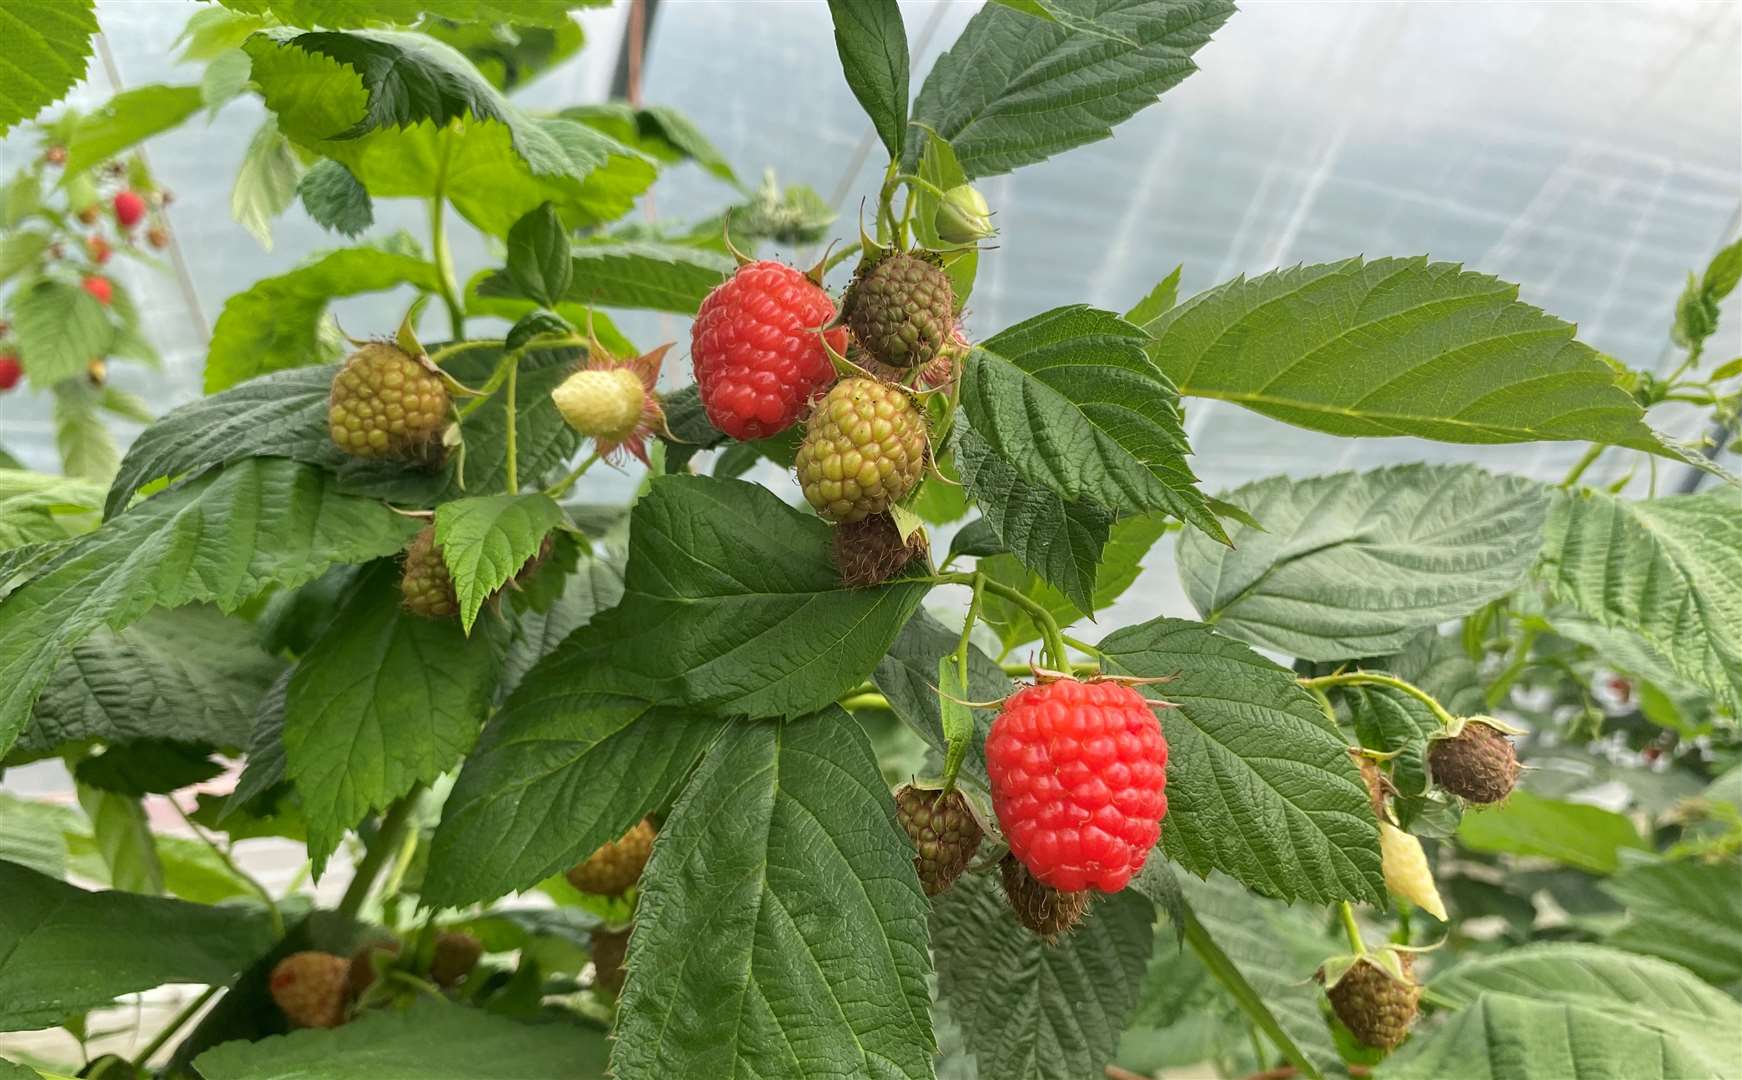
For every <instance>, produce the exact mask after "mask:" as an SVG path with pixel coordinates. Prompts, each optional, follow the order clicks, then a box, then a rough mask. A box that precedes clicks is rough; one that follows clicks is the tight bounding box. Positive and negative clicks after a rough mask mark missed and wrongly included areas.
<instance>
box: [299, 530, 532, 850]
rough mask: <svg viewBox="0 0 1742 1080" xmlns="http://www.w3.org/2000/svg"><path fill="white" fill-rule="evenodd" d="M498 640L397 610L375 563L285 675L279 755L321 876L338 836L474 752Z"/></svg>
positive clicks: (384, 573)
mask: <svg viewBox="0 0 1742 1080" xmlns="http://www.w3.org/2000/svg"><path fill="white" fill-rule="evenodd" d="M502 636H505V635H501V634H494V633H493V634H480V635H478V636H477V637H475V638H472V639H470V640H468V639H467V638H466V636H465V635H464V633H463V632H462V631H461V630H460V628H459V626H457V625H456V624H454V623H453V622H450V621H446V620H439V619H425V618H420V617H419V616H417V615H413V614H411V613H410V612H409V611H406V610H405V609H404V606H403V603H402V597H401V596H400V591H399V572H398V567H397V566H395V565H394V564H392V563H385V562H384V563H382V564H380V565H378V566H376V567H375V568H374V569H373V570H372V571H371V572H370V573H369V574H368V575H367V576H366V577H365V578H364V579H363V580H362V581H361V582H360V583H359V584H358V586H357V589H356V591H355V592H354V593H353V594H352V596H351V599H350V600H349V601H348V602H347V603H346V605H345V607H344V609H343V610H342V611H340V613H339V617H338V618H337V619H336V620H334V622H333V625H332V627H331V628H330V629H329V630H328V631H327V632H326V634H325V635H323V636H322V637H321V639H320V640H319V641H317V642H315V645H314V648H312V649H310V650H309V652H308V655H306V656H304V657H303V658H302V659H301V660H300V661H298V663H297V665H296V668H295V669H294V670H293V671H292V672H291V676H290V684H289V686H288V688H287V692H286V694H285V705H284V734H283V739H284V749H285V754H286V759H287V762H288V765H289V776H290V779H291V780H293V781H294V782H295V783H296V789H297V792H298V793H299V794H300V795H301V796H302V806H303V813H304V815H305V816H306V818H307V819H308V832H309V857H310V858H312V859H313V860H314V863H315V871H316V873H317V874H318V873H319V872H320V869H321V867H322V866H323V865H324V864H325V862H326V859H327V856H328V855H329V854H331V853H332V851H333V849H334V848H336V847H337V846H338V843H339V840H340V839H342V838H343V836H344V834H345V830H346V829H348V828H350V827H351V826H353V825H355V824H356V823H357V822H358V821H360V820H361V819H362V818H363V816H364V815H365V814H367V813H368V812H369V811H371V810H379V809H382V808H384V807H386V806H387V805H388V804H389V803H390V802H392V801H393V800H394V799H397V798H398V797H399V796H401V795H404V794H405V793H406V792H407V791H410V790H411V788H412V786H413V785H414V784H416V783H419V782H422V783H429V782H430V781H432V780H434V779H435V778H436V777H437V776H439V775H441V774H442V773H443V772H445V771H447V770H448V769H450V768H452V767H453V766H454V764H455V763H456V762H458V761H459V760H460V758H461V757H462V756H464V755H465V753H466V751H467V750H469V749H471V746H472V743H473V741H474V740H476V739H477V737H478V730H479V728H481V727H482V726H483V722H484V718H485V716H486V715H487V714H488V712H489V708H490V704H491V701H492V699H493V698H494V695H495V691H496V672H497V669H498V665H499V663H500V660H501V656H500V638H501V637H502Z"/></svg>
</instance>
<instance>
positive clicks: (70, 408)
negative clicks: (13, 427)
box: [54, 379, 121, 482]
mask: <svg viewBox="0 0 1742 1080" xmlns="http://www.w3.org/2000/svg"><path fill="white" fill-rule="evenodd" d="M102 400H103V397H102V394H101V393H100V392H99V391H98V390H97V388H96V387H94V386H92V385H91V384H90V383H89V382H87V381H86V380H84V379H66V380H63V381H61V382H58V383H56V384H55V386H54V443H55V449H57V450H59V451H60V464H61V469H62V470H63V471H64V472H65V473H66V474H67V475H68V476H75V477H78V478H80V479H83V480H96V481H100V482H107V481H108V480H109V478H110V477H112V476H114V475H115V470H116V468H117V467H118V466H119V465H120V462H121V451H120V450H118V449H116V447H115V437H114V436H113V435H111V434H110V433H109V426H108V425H107V424H105V423H104V422H103V418H102V417H101V416H100V415H98V408H99V406H101V404H102Z"/></svg>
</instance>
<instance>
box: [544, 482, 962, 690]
mask: <svg viewBox="0 0 1742 1080" xmlns="http://www.w3.org/2000/svg"><path fill="white" fill-rule="evenodd" d="M829 531H830V530H829V527H828V526H827V525H826V524H824V523H823V522H822V521H821V520H819V519H817V518H815V517H812V516H811V515H809V514H802V513H800V512H798V511H797V510H794V509H793V508H792V507H790V506H788V505H787V504H786V503H784V502H782V501H781V500H780V499H779V498H778V497H777V496H775V495H774V493H772V492H770V491H769V490H768V489H766V488H764V487H761V486H758V485H756V484H749V483H745V482H744V481H741V480H719V479H713V478H708V477H699V476H661V477H656V478H654V480H653V481H652V484H651V487H650V488H649V490H648V493H647V494H646V495H644V496H642V498H641V500H640V501H639V502H637V503H636V504H635V510H634V513H633V516H632V518H631V524H630V533H629V534H630V546H629V563H628V568H627V570H626V572H625V577H624V592H623V601H622V603H620V604H618V605H617V607H615V608H613V609H611V610H610V611H607V612H604V613H602V614H600V615H599V616H598V617H597V618H596V619H594V621H593V623H592V625H590V626H589V627H588V628H587V629H586V630H585V631H583V632H582V633H580V634H577V635H576V636H575V638H571V639H570V642H569V644H570V645H573V646H576V647H584V648H587V649H598V650H600V651H602V652H603V653H604V654H606V655H608V656H609V658H610V659H609V662H610V663H611V664H612V665H613V666H614V667H615V668H616V669H617V671H616V674H615V676H614V677H615V678H616V679H617V680H619V681H618V682H617V683H616V685H617V686H618V687H621V688H625V689H638V690H639V692H640V693H641V695H642V696H643V697H645V698H647V699H648V700H654V701H670V702H672V703H674V704H675V703H677V702H683V703H686V704H689V705H692V706H695V707H698V708H703V709H707V710H709V711H711V712H713V713H715V714H719V715H743V716H797V715H802V714H804V713H806V712H810V711H814V710H816V709H819V708H821V707H822V706H824V705H826V704H828V703H829V702H832V701H834V700H835V698H836V697H838V696H839V695H840V694H842V693H845V692H846V691H847V690H850V689H852V688H853V687H854V686H856V685H858V684H859V683H860V682H861V681H862V680H863V679H864V678H865V677H866V676H867V675H869V674H870V673H871V670H872V669H873V668H874V667H876V666H877V662H878V661H879V660H880V659H882V657H883V654H884V653H885V652H886V651H887V650H888V648H889V645H890V642H892V641H894V640H895V635H896V634H897V633H898V632H900V630H901V627H902V625H903V624H904V623H905V622H906V621H907V618H908V616H909V615H910V614H912V613H913V610H914V608H915V607H916V606H918V604H919V601H920V599H921V598H922V597H923V596H924V595H925V593H926V591H927V589H928V586H927V585H925V584H924V583H923V582H918V581H911V580H906V579H900V578H898V579H896V580H894V581H891V582H889V583H887V584H884V585H880V586H878V587H876V588H871V589H849V588H846V587H845V586H843V585H842V584H841V582H840V577H839V575H837V574H836V573H835V569H834V567H833V565H832V564H831V563H830V562H829V554H828V553H829V545H830V543H831V539H830V535H829ZM674 620H676V621H674ZM675 625H682V626H683V627H684V628H685V631H684V633H682V634H673V633H672V632H671V627H672V626H675ZM934 659H935V658H934ZM935 673H936V668H935V666H932V665H928V674H927V678H928V679H929V678H931V677H933V676H934V675H935Z"/></svg>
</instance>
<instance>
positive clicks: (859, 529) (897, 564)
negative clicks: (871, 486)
mask: <svg viewBox="0 0 1742 1080" xmlns="http://www.w3.org/2000/svg"><path fill="white" fill-rule="evenodd" d="M930 550H931V545H930V544H929V543H928V542H927V540H926V537H925V530H924V529H916V530H914V534H913V535H912V536H910V537H908V538H907V539H905V540H903V539H902V538H901V529H900V527H899V526H897V525H896V524H895V519H894V518H892V517H890V516H889V515H888V514H872V515H871V516H870V517H867V518H863V519H861V520H859V521H854V522H848V523H846V524H842V525H837V526H835V530H834V535H833V537H831V543H830V546H829V558H830V559H831V560H832V561H833V562H834V564H835V570H836V571H837V572H838V573H839V574H840V575H841V584H843V585H845V586H847V588H849V589H869V588H871V587H872V586H873V585H881V584H883V583H884V582H885V581H888V580H889V579H890V578H892V577H894V576H895V575H896V574H899V573H901V572H902V571H903V570H905V569H907V566H908V564H909V563H911V562H913V561H915V560H916V559H924V558H925V557H926V554H927V552H929V551H930Z"/></svg>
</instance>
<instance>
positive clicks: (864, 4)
mask: <svg viewBox="0 0 1742 1080" xmlns="http://www.w3.org/2000/svg"><path fill="white" fill-rule="evenodd" d="M829 15H830V16H831V17H832V18H833V19H834V22H835V51H836V52H837V53H839V54H840V57H841V71H842V73H843V74H845V75H846V76H847V87H848V88H849V89H851V90H852V91H853V96H854V97H856V98H858V99H859V105H860V107H861V108H863V109H864V110H865V115H866V116H869V117H870V118H871V126H872V127H874V128H876V129H877V137H878V138H879V139H882V140H883V145H884V147H885V148H887V149H888V151H889V158H890V160H891V161H900V160H901V151H902V147H903V144H904V142H905V140H906V138H907V94H908V90H907V28H906V27H904V26H903V25H902V23H901V8H900V6H899V5H898V4H897V3H896V2H895V0H829Z"/></svg>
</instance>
